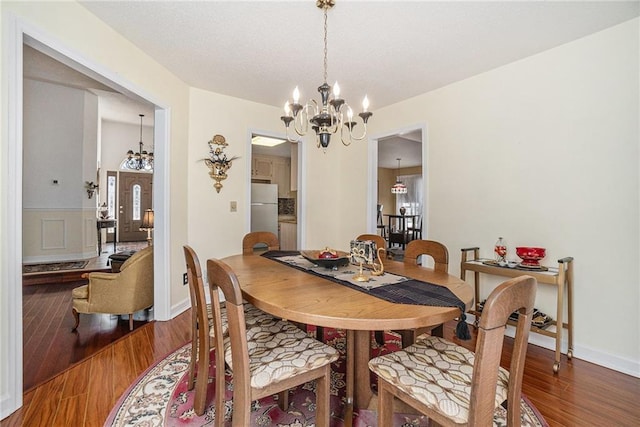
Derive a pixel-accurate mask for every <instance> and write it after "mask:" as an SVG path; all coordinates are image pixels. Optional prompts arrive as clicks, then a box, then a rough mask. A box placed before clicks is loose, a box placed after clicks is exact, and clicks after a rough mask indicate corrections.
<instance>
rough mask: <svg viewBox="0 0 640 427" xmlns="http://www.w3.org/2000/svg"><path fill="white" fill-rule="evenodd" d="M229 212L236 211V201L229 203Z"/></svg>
mask: <svg viewBox="0 0 640 427" xmlns="http://www.w3.org/2000/svg"><path fill="white" fill-rule="evenodd" d="M230 208H231V212H238V202H236V201H232V202H231V204H230Z"/></svg>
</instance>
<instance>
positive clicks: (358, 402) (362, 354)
mask: <svg viewBox="0 0 640 427" xmlns="http://www.w3.org/2000/svg"><path fill="white" fill-rule="evenodd" d="M354 335H355V340H354V345H353V349H354V353H355V354H354V364H355V366H354V373H355V396H354V403H355V407H356V408H367V407H368V406H369V401H370V400H371V398H372V397H373V392H372V391H371V384H370V381H369V358H370V355H369V354H370V352H371V332H370V331H354ZM347 369H348V365H347Z"/></svg>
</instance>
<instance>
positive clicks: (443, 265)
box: [395, 240, 449, 347]
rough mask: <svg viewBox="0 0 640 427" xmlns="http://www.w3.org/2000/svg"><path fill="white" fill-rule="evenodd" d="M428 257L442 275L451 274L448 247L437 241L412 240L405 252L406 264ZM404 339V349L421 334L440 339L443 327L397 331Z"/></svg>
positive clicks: (416, 262)
mask: <svg viewBox="0 0 640 427" xmlns="http://www.w3.org/2000/svg"><path fill="white" fill-rule="evenodd" d="M422 255H426V256H429V257H431V258H432V259H433V264H434V265H433V269H434V270H435V271H439V272H441V273H448V272H449V251H448V250H447V247H446V246H445V245H443V244H442V243H440V242H436V241H435V240H412V241H410V242H409V243H408V244H407V249H405V251H404V262H406V263H409V264H418V265H420V264H419V262H418V257H420V256H422ZM395 332H397V333H398V334H400V336H401V337H402V347H406V346H408V345H411V344H413V343H414V342H415V339H416V337H418V336H420V335H421V334H424V333H427V332H431V335H437V336H439V337H441V336H442V334H443V332H444V331H443V325H438V326H436V327H428V328H418V329H408V330H401V331H395Z"/></svg>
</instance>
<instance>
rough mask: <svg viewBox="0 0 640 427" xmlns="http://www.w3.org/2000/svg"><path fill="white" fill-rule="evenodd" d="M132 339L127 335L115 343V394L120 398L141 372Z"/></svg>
mask: <svg viewBox="0 0 640 427" xmlns="http://www.w3.org/2000/svg"><path fill="white" fill-rule="evenodd" d="M131 341H132V340H131V338H130V337H127V338H124V339H122V340H119V341H118V342H117V343H115V344H114V345H113V355H114V357H113V368H112V369H113V396H114V397H115V398H116V399H118V398H120V396H121V395H122V393H124V392H125V390H126V389H127V388H128V387H129V385H130V384H131V383H132V382H133V381H134V380H135V379H136V378H137V377H138V375H139V374H140V372H141V369H140V368H138V366H137V364H136V358H135V356H134V353H135V350H134V347H133V346H132V344H131Z"/></svg>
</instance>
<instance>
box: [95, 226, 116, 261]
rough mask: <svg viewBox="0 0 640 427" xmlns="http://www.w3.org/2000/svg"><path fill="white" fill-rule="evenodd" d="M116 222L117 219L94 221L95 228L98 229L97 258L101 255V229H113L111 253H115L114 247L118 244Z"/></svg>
mask: <svg viewBox="0 0 640 427" xmlns="http://www.w3.org/2000/svg"><path fill="white" fill-rule="evenodd" d="M117 224H118V220H117V219H98V220H97V221H96V227H97V229H98V256H100V255H101V254H102V229H103V228H113V253H116V246H117V244H118V239H117V237H118V236H117V233H118V227H117Z"/></svg>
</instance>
